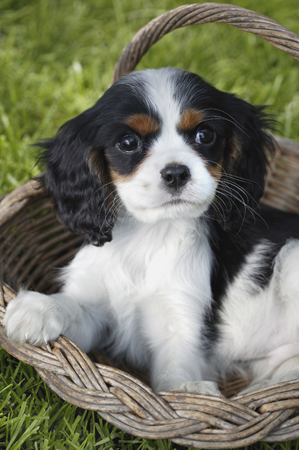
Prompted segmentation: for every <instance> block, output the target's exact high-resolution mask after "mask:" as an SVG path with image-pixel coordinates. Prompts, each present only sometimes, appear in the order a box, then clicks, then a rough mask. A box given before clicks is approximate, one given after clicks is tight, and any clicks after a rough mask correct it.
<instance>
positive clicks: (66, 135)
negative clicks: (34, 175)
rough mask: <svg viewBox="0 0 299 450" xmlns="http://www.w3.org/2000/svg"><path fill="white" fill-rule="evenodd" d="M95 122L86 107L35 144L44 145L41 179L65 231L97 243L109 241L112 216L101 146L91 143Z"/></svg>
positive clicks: (109, 184) (108, 181) (110, 195)
mask: <svg viewBox="0 0 299 450" xmlns="http://www.w3.org/2000/svg"><path fill="white" fill-rule="evenodd" d="M95 122H96V121H95V116H94V114H93V113H92V109H91V110H87V111H85V112H84V113H82V114H80V115H79V116H78V117H75V118H74V119H72V120H70V121H69V122H66V123H65V124H64V125H63V126H62V127H61V129H60V130H59V132H58V134H57V136H56V137H55V138H53V139H49V140H46V141H43V142H41V143H39V144H38V145H40V146H42V147H43V148H45V152H44V154H43V157H42V160H43V161H44V162H45V164H46V171H45V173H44V175H43V177H42V180H41V181H42V183H43V185H44V187H45V189H46V192H47V194H48V195H49V196H50V197H52V200H53V205H54V209H55V210H56V212H57V215H58V218H59V220H60V221H61V222H62V224H63V225H64V226H65V227H66V228H67V229H68V230H70V231H72V232H74V233H79V234H85V236H86V240H87V242H88V243H92V244H94V245H97V246H101V245H103V244H104V243H105V242H107V241H108V242H109V241H111V239H112V236H111V231H112V228H113V225H114V221H115V218H116V217H115V214H114V212H113V208H112V207H111V204H112V201H113V198H112V195H113V189H114V188H113V187H112V182H111V181H112V180H111V179H110V174H109V169H108V167H107V162H106V159H105V153H104V148H100V146H99V144H98V143H97V145H95V142H96V133H97V131H98V130H97V126H96V123H95Z"/></svg>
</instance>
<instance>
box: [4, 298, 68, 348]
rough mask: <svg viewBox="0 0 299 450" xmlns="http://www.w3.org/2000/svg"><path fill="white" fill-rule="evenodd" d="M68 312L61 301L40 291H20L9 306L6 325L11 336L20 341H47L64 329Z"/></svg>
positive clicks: (5, 320)
mask: <svg viewBox="0 0 299 450" xmlns="http://www.w3.org/2000/svg"><path fill="white" fill-rule="evenodd" d="M63 325H64V314H63V311H62V309H61V308H60V307H59V303H58V302H57V301H55V300H54V299H53V298H51V297H49V296H47V295H44V294H40V293H38V292H31V291H20V293H19V295H18V296H17V297H16V298H15V299H13V300H12V301H11V302H10V303H9V305H8V306H7V310H6V314H5V316H4V320H3V326H4V329H5V332H6V334H7V336H8V338H9V339H11V340H12V341H15V342H17V343H19V344H23V343H24V342H29V343H30V344H33V345H41V344H45V343H47V342H49V341H52V340H55V339H56V338H57V337H58V336H59V335H60V334H61V333H62V330H63Z"/></svg>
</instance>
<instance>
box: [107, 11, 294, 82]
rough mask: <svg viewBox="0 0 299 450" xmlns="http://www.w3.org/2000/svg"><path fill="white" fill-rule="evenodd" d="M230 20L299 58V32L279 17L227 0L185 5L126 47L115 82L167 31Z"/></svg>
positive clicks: (142, 31)
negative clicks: (270, 16)
mask: <svg viewBox="0 0 299 450" xmlns="http://www.w3.org/2000/svg"><path fill="white" fill-rule="evenodd" d="M209 22H218V23H226V24H228V25H232V26H234V27H236V28H239V29H240V30H243V31H247V32H248V33H253V34H255V35H257V36H259V37H261V38H263V39H265V40H266V41H268V42H269V43H270V44H272V45H273V46H274V47H277V48H279V49H280V50H282V51H284V52H285V53H289V54H290V55H291V56H293V58H295V59H297V60H298V61H299V36H298V35H297V34H295V33H294V32H293V31H290V30H288V29H287V28H285V27H283V26H282V25H280V24H279V23H277V22H275V20H272V19H269V18H268V17H266V16H264V15H262V14H259V13H256V12H254V11H250V10H248V9H245V8H241V7H240V6H235V5H227V4H223V3H195V4H193V5H183V6H179V7H178V8H175V9H173V10H171V11H168V12H166V13H164V14H162V15H161V16H159V17H156V18H155V19H153V20H152V21H151V22H149V23H148V24H147V25H145V26H144V27H143V28H141V29H140V30H139V31H138V32H137V33H136V34H135V36H134V37H133V38H132V39H131V41H130V42H129V43H128V44H127V45H126V47H125V48H124V49H123V51H122V53H121V55H120V57H119V59H118V61H117V63H116V65H115V67H114V71H113V75H112V80H111V84H113V83H114V82H115V81H117V80H118V79H119V78H121V77H122V76H123V75H126V74H127V73H129V72H131V71H132V70H134V69H135V67H136V66H137V64H138V62H139V61H140V60H141V58H142V56H143V55H145V53H146V52H147V51H148V50H149V48H150V47H151V46H152V45H153V44H154V43H155V42H157V41H158V40H159V39H161V38H162V37H163V36H164V35H165V34H167V33H169V32H170V31H173V30H175V29H177V28H182V27H185V26H187V25H199V24H203V23H209Z"/></svg>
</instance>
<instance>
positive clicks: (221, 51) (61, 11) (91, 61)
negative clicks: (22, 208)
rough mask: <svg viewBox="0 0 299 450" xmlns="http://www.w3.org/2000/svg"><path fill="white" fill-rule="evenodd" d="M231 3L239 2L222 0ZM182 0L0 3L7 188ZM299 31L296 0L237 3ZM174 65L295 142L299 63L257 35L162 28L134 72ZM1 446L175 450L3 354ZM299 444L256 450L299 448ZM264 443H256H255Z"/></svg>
mask: <svg viewBox="0 0 299 450" xmlns="http://www.w3.org/2000/svg"><path fill="white" fill-rule="evenodd" d="M225 2H226V3H234V2H231V1H228V0H226V1H225ZM182 3H183V2H182V1H178V0H152V1H150V0H143V1H142V0H123V1H121V0H112V1H111V0H14V1H13V0H1V2H0V80H1V83H0V99H1V100H0V196H1V195H3V194H5V193H7V192H10V191H11V190H13V189H14V188H15V187H16V186H18V185H19V184H21V183H23V182H24V181H26V180H27V179H28V178H29V177H31V176H34V175H36V174H37V173H38V171H39V169H38V168H37V167H36V166H35V160H36V149H34V150H33V149H32V147H30V145H31V144H33V143H34V142H36V141H37V140H40V139H42V138H45V137H50V136H53V135H54V133H55V132H56V131H57V129H58V128H59V126H60V125H62V124H63V123H64V122H65V121H66V120H68V119H70V118H71V117H73V116H75V115H76V114H78V113H80V112H82V111H83V110H84V109H86V108H88V107H90V106H91V105H92V104H93V103H94V102H95V101H96V100H97V98H98V97H99V96H100V95H102V94H103V92H104V91H105V90H106V89H107V87H108V85H109V82H110V78H111V75H112V70H113V66H114V64H115V62H116V60H117V58H118V56H119V55H120V53H121V50H122V48H123V47H124V45H125V44H126V43H127V42H128V41H129V40H130V38H131V37H132V36H133V35H134V33H135V32H136V31H137V30H138V29H139V28H140V27H141V26H143V25H145V24H146V23H147V22H148V21H149V20H150V19H152V18H154V17H156V16H157V15H159V14H161V13H163V12H165V11H167V10H169V9H172V8H174V7H176V6H179V5H180V4H182ZM235 3H238V5H240V6H243V7H247V8H249V9H254V10H257V11H258V12H260V13H262V14H266V15H268V16H269V17H271V18H273V19H275V20H277V21H278V22H280V23H282V24H283V25H285V26H286V27H288V28H290V29H291V30H293V31H295V32H297V33H299V8H298V0H288V1H287V2H284V3H282V2H281V0H271V2H266V1H264V2H255V1H253V0H239V1H238V0H236V1H235ZM168 65H169V66H175V67H180V68H182V69H186V70H191V71H194V72H196V73H198V74H200V75H201V76H203V77H204V78H205V79H206V80H207V81H209V82H210V83H212V84H214V85H215V86H216V87H218V88H220V89H222V90H226V91H230V92H235V93H236V94H238V95H239V96H241V97H242V98H244V99H245V100H248V101H250V102H252V103H254V104H267V105H270V107H271V111H272V112H273V113H274V114H275V115H276V116H277V118H278V120H279V121H280V123H281V127H280V134H281V135H283V136H285V137H290V138H293V139H299V127H298V121H299V93H298V92H299V89H298V88H299V65H298V62H297V61H295V60H293V59H292V58H291V57H290V56H289V55H286V54H284V53H283V52H281V51H279V50H277V49H275V48H273V47H271V46H270V45H269V44H268V43H266V42H265V41H263V40H262V39H260V38H256V37H255V36H253V35H250V34H247V33H242V32H241V31H238V30H235V29H234V28H232V27H228V26H225V25H218V24H217V25H216V24H209V25H204V26H202V27H187V28H185V29H181V30H177V31H175V32H174V33H172V34H170V35H168V36H165V37H164V38H163V39H162V40H161V41H160V42H158V43H157V44H155V46H154V47H153V48H152V49H151V50H150V51H149V52H148V54H147V55H146V56H145V57H144V58H143V60H142V61H141V63H140V64H139V66H138V68H140V69H142V68H146V67H163V66H168ZM0 363H1V378H0V380H1V382H0V448H6V449H10V450H16V449H23V448H24V449H31V448H32V449H93V448H101V449H110V448H127V449H157V450H158V449H165V450H166V449H172V448H176V447H177V446H175V445H172V444H171V443H170V442H169V441H147V440H142V439H138V438H134V437H131V436H128V435H125V434H124V433H123V432H122V431H120V430H117V429H116V428H114V427H113V426H111V425H108V424H106V423H105V422H104V421H102V420H101V419H100V418H99V416H97V415H95V414H94V413H93V412H88V411H83V410H80V409H79V408H76V407H74V406H71V405H68V404H67V403H65V402H64V401H63V400H61V399H60V398H59V397H57V395H56V394H54V393H53V392H51V391H50V389H48V388H47V387H46V386H45V384H44V383H43V381H42V380H41V379H40V378H39V377H38V376H37V374H36V372H35V371H34V370H33V369H32V368H30V367H29V366H27V365H25V364H23V363H19V362H18V361H17V360H15V359H14V358H12V357H10V356H8V355H7V354H6V353H5V352H4V351H3V350H1V351H0ZM298 442H299V441H297V442H296V443H286V444H275V445H273V446H269V445H266V444H262V445H261V446H260V447H258V448H261V449H264V450H268V449H273V448H275V449H277V450H280V449H285V450H288V449H291V448H298V446H299V445H298ZM253 448H257V447H256V446H252V447H251V449H253Z"/></svg>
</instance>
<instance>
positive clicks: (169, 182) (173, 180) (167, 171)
mask: <svg viewBox="0 0 299 450" xmlns="http://www.w3.org/2000/svg"><path fill="white" fill-rule="evenodd" d="M160 173H161V176H162V178H163V180H164V181H165V184H166V186H168V187H170V188H174V189H178V188H179V187H181V186H184V184H186V183H187V182H188V181H189V180H190V178H191V174H190V170H189V169H188V167H187V166H183V165H182V164H168V165H167V166H165V167H164V169H163V170H161V172H160Z"/></svg>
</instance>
